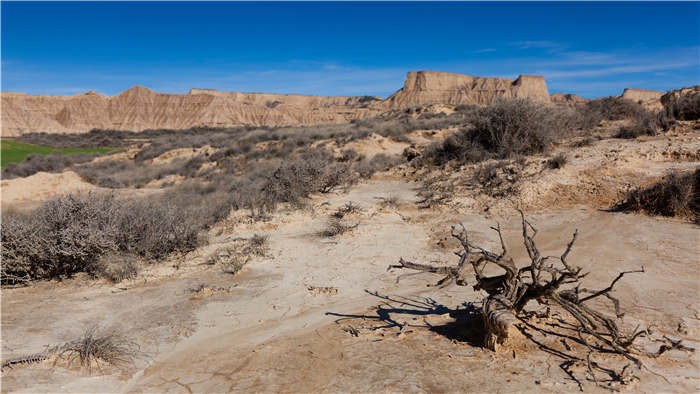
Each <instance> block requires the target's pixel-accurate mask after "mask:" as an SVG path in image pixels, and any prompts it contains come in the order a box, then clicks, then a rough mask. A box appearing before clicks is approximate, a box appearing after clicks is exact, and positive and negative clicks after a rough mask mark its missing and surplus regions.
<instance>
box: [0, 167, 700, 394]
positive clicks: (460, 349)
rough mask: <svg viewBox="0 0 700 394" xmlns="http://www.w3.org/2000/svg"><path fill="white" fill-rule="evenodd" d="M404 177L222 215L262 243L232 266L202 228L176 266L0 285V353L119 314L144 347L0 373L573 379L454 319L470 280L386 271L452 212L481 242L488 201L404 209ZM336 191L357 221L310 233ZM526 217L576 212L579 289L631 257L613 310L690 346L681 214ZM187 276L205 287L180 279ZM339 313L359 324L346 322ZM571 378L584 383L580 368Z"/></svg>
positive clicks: (657, 385)
mask: <svg viewBox="0 0 700 394" xmlns="http://www.w3.org/2000/svg"><path fill="white" fill-rule="evenodd" d="M415 189H416V185H415V184H411V183H407V182H401V181H388V180H376V181H372V182H369V183H365V184H362V185H359V186H357V187H355V188H353V189H352V190H351V191H350V192H349V193H336V194H333V195H330V196H324V197H319V198H316V199H315V200H314V201H313V209H310V210H308V211H296V212H287V213H284V214H282V215H280V216H279V217H278V218H276V219H274V220H273V221H271V222H267V223H258V224H250V225H246V224H239V225H238V227H237V228H236V229H235V237H246V236H249V235H252V234H254V233H265V234H269V235H270V247H271V250H270V252H269V257H261V258H256V259H255V260H253V261H251V262H249V263H248V264H247V266H246V268H244V271H243V272H242V273H241V274H239V275H236V276H231V275H228V274H224V273H222V272H220V271H217V270H214V269H212V268H210V267H208V266H203V265H202V264H201V261H202V259H203V258H204V256H206V255H208V254H211V253H215V252H216V250H217V249H219V248H223V247H225V246H226V245H227V244H228V243H230V242H231V241H230V240H231V239H232V237H233V235H232V234H227V232H229V231H227V230H226V229H218V231H220V232H221V234H220V235H217V236H213V237H214V239H213V242H212V244H211V245H209V246H208V247H206V248H204V249H201V250H198V251H196V252H194V253H192V254H191V255H188V256H184V257H183V258H182V259H181V261H180V262H179V263H178V264H177V267H178V268H176V267H174V266H173V265H170V266H169V265H167V264H163V265H161V266H158V267H153V268H152V269H151V270H146V271H145V272H144V273H143V274H142V275H141V276H140V277H139V279H138V280H135V281H132V282H122V283H121V284H118V285H106V284H104V283H99V282H95V281H84V280H82V281H81V280H80V279H79V278H78V279H74V280H69V281H66V282H63V283H56V282H44V283H41V284H39V285H37V286H34V287H32V288H22V289H10V290H4V292H3V299H2V307H3V311H2V316H3V326H2V329H3V342H2V343H3V345H2V346H3V358H5V357H6V356H12V355H18V354H24V353H28V352H34V351H40V350H41V349H42V346H43V345H47V344H53V343H59V342H62V341H65V340H68V339H70V338H71V336H72V337H75V336H76V335H77V334H78V333H79V332H80V330H81V329H82V328H83V327H85V326H87V325H90V324H94V323H99V324H100V325H102V326H103V327H120V328H122V329H124V330H127V332H128V333H129V335H130V336H131V337H132V338H134V339H136V340H137V341H138V342H139V344H140V346H141V349H142V352H143V354H142V356H141V357H140V359H139V360H138V362H137V365H136V367H134V368H132V369H129V370H126V371H123V372H118V371H112V370H110V371H104V372H103V373H99V372H94V371H93V373H92V374H87V373H85V372H80V371H78V370H76V369H72V370H71V369H65V368H60V367H52V366H51V365H50V364H49V363H44V364H40V365H37V366H32V367H18V368H16V369H14V370H9V371H5V372H3V381H2V390H3V391H7V392H10V391H24V392H42V391H49V392H117V391H121V392H165V391H168V392H170V391H175V392H188V391H192V392H224V391H293V392H308V391H463V390H467V391H516V390H517V391H573V390H576V389H577V385H576V383H575V382H573V381H572V380H570V379H568V378H567V376H566V374H565V373H564V372H563V371H562V370H561V369H560V368H559V367H558V365H559V364H560V363H561V360H558V359H557V358H556V357H555V356H552V355H551V354H548V353H545V352H543V351H541V350H539V349H537V348H536V347H534V346H531V347H530V348H528V347H525V348H523V349H522V350H519V352H518V353H519V354H517V355H516V357H515V358H513V357H512V355H511V354H510V353H507V354H500V353H499V354H496V353H493V352H490V351H488V350H485V349H484V348H482V347H480V346H479V343H478V339H475V338H473V337H470V336H469V335H468V333H469V330H468V326H467V328H466V329H465V324H469V323H468V320H465V316H466V315H468V313H469V309H468V307H467V306H468V305H470V304H468V303H476V305H478V302H479V301H480V300H481V297H482V296H481V295H479V294H476V293H475V292H474V291H473V290H471V288H470V287H450V288H447V289H444V290H440V289H435V288H431V287H426V285H427V284H430V283H434V282H435V281H436V280H437V279H439V278H436V277H432V276H429V275H428V276H426V275H417V276H411V277H406V278H403V279H402V280H401V281H400V282H399V283H397V282H396V278H397V275H398V274H399V273H397V272H393V271H387V267H388V266H389V265H390V264H392V263H395V262H396V260H397V259H398V258H399V257H401V256H403V257H405V258H407V259H412V260H414V261H423V262H431V261H433V262H449V261H451V259H452V256H451V250H452V249H453V248H454V247H455V246H456V245H454V244H453V243H452V241H450V240H446V239H445V235H446V234H447V231H448V230H449V225H450V224H454V223H456V222H463V223H464V224H465V225H466V226H467V227H468V228H469V229H470V230H471V231H472V232H473V237H474V239H476V240H480V241H482V242H483V243H484V244H486V245H488V246H495V243H494V242H495V239H494V236H493V234H492V233H491V232H489V231H486V230H488V225H492V224H493V223H494V219H495V218H486V217H484V216H481V215H476V214H460V213H458V212H453V211H451V210H449V209H443V210H421V209H418V208H416V205H415V204H414V203H413V202H414V201H416V200H417V197H416V193H415V192H416V190H415ZM386 196H396V197H398V198H399V200H400V205H399V206H398V207H389V208H382V207H381V206H380V201H381V200H379V199H377V197H386ZM348 201H353V202H354V203H356V204H358V205H360V206H361V207H362V208H363V212H361V213H360V214H358V215H355V216H353V217H351V218H350V219H348V220H350V221H351V222H354V223H357V224H358V227H357V228H356V229H355V230H353V231H352V232H350V233H347V234H344V235H341V236H338V237H336V238H332V239H329V238H321V237H319V236H318V235H317V233H318V231H319V230H320V229H321V228H323V226H324V224H325V221H326V218H327V217H328V214H329V213H330V212H332V211H333V210H334V209H336V208H337V207H338V206H340V205H342V204H344V203H346V202H348ZM531 217H532V220H533V222H534V223H535V224H536V225H537V226H539V229H540V232H541V236H540V237H539V245H540V248H541V249H543V251H544V252H545V253H556V252H560V251H561V249H562V247H563V245H564V244H565V243H566V242H567V241H568V238H569V237H570V235H571V233H572V232H573V230H574V229H575V228H578V229H579V232H580V234H581V236H580V239H579V241H578V243H577V244H576V247H575V249H574V252H573V253H572V256H571V262H573V263H574V264H578V265H581V266H583V267H588V268H592V267H595V268H596V271H595V272H594V273H593V274H591V277H590V278H589V281H588V283H587V284H589V285H590V286H591V287H593V288H595V287H600V286H603V285H604V284H607V281H608V280H609V279H610V278H612V277H614V276H615V275H616V273H617V272H619V271H621V270H625V269H634V268H638V267H639V266H644V267H645V269H646V271H647V272H646V274H643V275H639V276H637V277H634V278H632V279H629V280H625V281H624V283H621V284H620V285H619V288H618V289H617V290H616V293H617V294H618V295H620V296H621V297H622V298H623V300H624V301H623V307H624V308H625V309H626V310H628V316H629V317H628V320H629V321H628V325H631V326H632V328H634V327H633V326H634V325H635V324H636V323H637V322H651V323H652V324H653V325H654V326H656V327H657V330H659V331H660V332H665V333H669V334H670V335H673V336H674V337H679V338H684V339H685V340H687V341H688V342H689V343H690V344H691V345H692V346H694V347H696V346H697V342H696V338H697V333H698V310H699V308H700V305H699V303H698V301H699V297H698V295H699V294H700V288H699V283H700V282H699V281H698V280H699V279H700V278H699V277H698V276H699V270H698V267H699V265H698V263H699V261H698V254H697V245H698V241H699V240H700V232H698V229H697V227H696V226H694V225H692V224H689V223H686V222H682V221H677V220H669V219H658V218H649V217H645V216H642V215H630V214H621V213H608V212H601V211H595V210H592V209H590V208H587V207H573V208H567V209H565V210H560V211H555V212H548V213H546V214H543V213H540V214H533V215H531ZM515 219H516V216H515V214H513V215H510V217H503V218H500V220H501V222H502V225H503V226H504V229H505V232H506V234H507V238H506V242H507V243H508V244H509V245H511V248H512V253H513V255H514V256H515V257H520V258H522V256H523V254H524V251H523V250H521V249H520V248H519V246H520V245H521V241H520V239H519V238H518V237H519V234H518V227H517V225H518V223H517V220H515ZM516 261H517V260H516ZM200 285H204V286H205V287H206V288H207V289H211V290H209V291H204V292H202V291H199V292H197V291H195V290H194V289H197V288H199V287H200ZM314 288H316V289H314ZM322 288H334V289H335V291H324V290H323V289H322ZM319 289H321V290H319ZM679 300H680V302H679ZM377 306H381V308H380V309H377ZM465 314H466V315H465ZM358 316H366V317H365V318H361V317H358ZM339 319H341V320H339ZM342 319H345V320H342ZM338 320H339V321H338ZM336 321H337V322H336ZM680 323H683V324H684V325H685V326H687V327H689V330H688V331H687V332H688V334H685V335H684V334H680V333H678V332H676V329H677V328H678V325H679V324H680ZM348 326H352V327H354V328H357V329H358V330H359V331H360V334H359V335H358V336H354V335H351V334H350V333H348V332H346V331H347V330H348ZM384 326H386V327H384ZM401 327H403V328H401ZM465 333H466V334H465ZM693 357H694V356H689V355H688V354H685V353H682V352H676V351H674V352H672V353H671V354H669V356H668V357H666V358H665V359H664V361H663V362H656V363H651V364H650V365H651V366H652V367H653V370H654V371H655V372H656V373H664V374H665V375H666V376H667V379H668V380H669V382H670V383H667V382H665V381H664V380H663V379H661V378H659V377H658V376H656V375H653V374H651V373H649V372H647V371H641V372H639V374H640V376H641V377H642V380H641V382H640V383H638V385H636V386H633V389H635V390H641V391H696V389H698V387H699V384H700V374H699V373H698V360H697V357H696V356H695V358H693ZM584 385H585V386H584V387H586V389H587V390H595V389H596V388H595V386H593V385H592V384H591V383H590V382H584Z"/></svg>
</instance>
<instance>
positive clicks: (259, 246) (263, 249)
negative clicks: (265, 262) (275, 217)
mask: <svg viewBox="0 0 700 394" xmlns="http://www.w3.org/2000/svg"><path fill="white" fill-rule="evenodd" d="M248 247H249V250H250V252H251V253H253V254H254V255H256V256H265V255H266V254H267V251H268V250H269V249H270V236H269V235H258V234H254V235H253V236H252V237H251V238H250V241H249V245H248Z"/></svg>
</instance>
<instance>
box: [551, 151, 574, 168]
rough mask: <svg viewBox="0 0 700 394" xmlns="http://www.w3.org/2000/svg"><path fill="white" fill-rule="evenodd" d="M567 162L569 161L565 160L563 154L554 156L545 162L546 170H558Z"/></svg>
mask: <svg viewBox="0 0 700 394" xmlns="http://www.w3.org/2000/svg"><path fill="white" fill-rule="evenodd" d="M568 161H569V160H568V159H567V158H566V155H565V154H563V153H558V154H556V155H554V156H552V157H550V158H549V159H548V160H547V163H546V164H547V167H548V168H550V169H552V170H556V169H559V168H564V166H565V165H566V163H567V162H568Z"/></svg>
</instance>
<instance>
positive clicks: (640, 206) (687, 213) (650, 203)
mask: <svg viewBox="0 0 700 394" xmlns="http://www.w3.org/2000/svg"><path fill="white" fill-rule="evenodd" d="M614 209H616V210H621V211H641V212H646V213H647V214H649V215H659V216H678V217H684V218H689V219H691V220H693V221H695V222H696V223H697V222H700V169H696V170H695V171H693V172H690V173H681V172H672V173H670V174H668V175H667V176H666V177H664V178H663V179H662V180H661V181H659V182H657V183H655V184H653V185H651V186H649V187H646V188H639V189H634V190H632V191H630V192H628V193H627V195H626V196H625V199H624V200H623V201H622V202H621V203H619V204H618V205H616V206H615V207H614Z"/></svg>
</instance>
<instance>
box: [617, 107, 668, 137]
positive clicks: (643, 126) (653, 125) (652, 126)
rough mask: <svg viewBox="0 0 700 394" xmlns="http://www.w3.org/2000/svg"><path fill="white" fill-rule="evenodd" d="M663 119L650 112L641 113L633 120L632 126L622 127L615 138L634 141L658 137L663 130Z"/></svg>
mask: <svg viewBox="0 0 700 394" xmlns="http://www.w3.org/2000/svg"><path fill="white" fill-rule="evenodd" d="M661 122H662V121H661V119H660V118H659V117H658V116H656V115H654V114H651V113H649V112H641V113H639V114H638V116H637V117H635V118H634V119H632V124H630V125H626V126H622V127H620V129H619V130H618V132H617V133H616V134H615V138H625V139H634V138H637V137H641V136H643V135H648V136H653V135H656V134H657V133H658V132H659V130H660V129H661Z"/></svg>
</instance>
